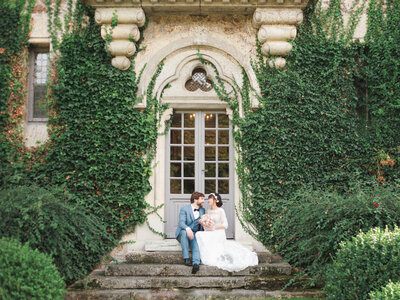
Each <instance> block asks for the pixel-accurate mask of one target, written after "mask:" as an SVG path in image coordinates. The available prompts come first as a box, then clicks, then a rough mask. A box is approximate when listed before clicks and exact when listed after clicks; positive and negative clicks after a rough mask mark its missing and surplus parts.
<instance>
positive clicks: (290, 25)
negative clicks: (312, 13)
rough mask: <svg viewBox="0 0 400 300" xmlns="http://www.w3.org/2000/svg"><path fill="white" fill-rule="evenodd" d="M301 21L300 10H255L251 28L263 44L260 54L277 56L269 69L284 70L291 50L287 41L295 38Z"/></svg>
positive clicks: (271, 61) (301, 12)
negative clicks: (256, 30)
mask: <svg viewBox="0 0 400 300" xmlns="http://www.w3.org/2000/svg"><path fill="white" fill-rule="evenodd" d="M302 21H303V11H302V10H301V9H275V8H257V9H256V11H255V12H254V15H253V26H254V27H255V28H256V29H258V40H259V41H260V42H261V43H262V44H263V45H262V47H261V52H262V53H263V54H264V55H265V56H267V57H270V56H278V57H277V58H275V59H271V60H270V61H269V66H270V67H271V68H277V69H280V68H284V67H285V65H286V60H285V59H284V58H283V57H282V56H286V55H288V54H289V52H290V51H291V50H292V44H291V43H289V42H288V41H289V40H292V39H294V38H295V37H296V34H297V29H296V26H298V25H299V24H300V23H301V22H302Z"/></svg>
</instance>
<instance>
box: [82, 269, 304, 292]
mask: <svg viewBox="0 0 400 300" xmlns="http://www.w3.org/2000/svg"><path fill="white" fill-rule="evenodd" d="M292 278H293V277H292V276H288V275H275V276H227V277H210V276H208V277H201V276H198V277H186V276H185V277H184V276H171V277H149V276H104V272H103V274H102V273H101V272H93V273H92V274H91V275H90V276H89V278H88V280H87V282H86V285H87V286H88V287H90V288H95V289H103V290H107V289H162V288H167V289H198V288H208V289H210V288H215V289H221V290H231V289H249V290H251V289H257V290H258V289H263V290H279V289H282V288H283V287H284V286H285V285H286V284H287V283H289V281H290V279H292ZM299 284H301V282H300V283H299Z"/></svg>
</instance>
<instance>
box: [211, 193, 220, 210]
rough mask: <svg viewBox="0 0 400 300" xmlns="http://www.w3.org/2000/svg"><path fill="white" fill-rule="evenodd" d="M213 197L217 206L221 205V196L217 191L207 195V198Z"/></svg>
mask: <svg viewBox="0 0 400 300" xmlns="http://www.w3.org/2000/svg"><path fill="white" fill-rule="evenodd" d="M210 198H213V199H214V200H217V203H216V204H217V207H221V206H222V198H221V196H220V194H218V193H211V194H210V196H208V199H210Z"/></svg>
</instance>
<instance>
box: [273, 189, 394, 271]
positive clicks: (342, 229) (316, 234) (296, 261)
mask: <svg viewBox="0 0 400 300" xmlns="http://www.w3.org/2000/svg"><path fill="white" fill-rule="evenodd" d="M374 203H375V204H374ZM377 206H378V207H377ZM280 216H281V218H279V217H276V218H275V221H274V222H273V223H272V224H271V230H272V233H273V234H275V235H277V236H279V237H280V239H281V242H280V243H279V244H278V245H277V246H276V250H277V251H278V252H279V253H280V254H281V255H282V256H283V257H285V259H287V260H288V261H289V262H290V263H291V264H292V265H293V266H296V267H302V268H308V271H312V273H313V274H315V275H321V276H323V274H324V270H325V269H324V268H325V266H326V265H327V264H328V263H330V262H332V257H334V255H335V252H336V250H337V249H338V248H339V245H340V242H341V241H343V240H347V239H350V238H352V237H353V236H355V235H357V234H358V233H359V232H360V230H362V231H364V232H365V231H368V230H369V229H371V228H374V227H382V228H384V227H385V226H390V227H393V226H394V225H395V224H397V225H400V217H399V216H400V192H399V190H398V189H397V190H396V187H394V186H393V187H391V186H386V187H379V186H375V187H374V186H372V187H366V186H364V187H361V186H357V187H354V188H352V189H350V190H349V191H348V192H347V193H346V194H343V195H342V194H339V193H336V192H324V191H318V190H308V189H304V190H302V191H301V192H298V193H297V194H295V196H294V197H292V199H290V200H289V201H287V202H286V204H285V206H284V207H283V208H282V211H281V214H280Z"/></svg>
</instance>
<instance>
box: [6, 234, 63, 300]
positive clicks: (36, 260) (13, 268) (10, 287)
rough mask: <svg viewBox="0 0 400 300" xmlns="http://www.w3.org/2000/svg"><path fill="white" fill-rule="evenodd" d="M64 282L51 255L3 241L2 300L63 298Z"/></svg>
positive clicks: (26, 246) (16, 242)
mask: <svg viewBox="0 0 400 300" xmlns="http://www.w3.org/2000/svg"><path fill="white" fill-rule="evenodd" d="M64 293H65V283H64V281H63V280H62V279H61V277H60V273H59V272H58V270H57V268H56V267H55V266H54V265H53V261H52V259H51V257H50V256H48V255H46V254H44V253H40V252H39V251H38V250H37V249H36V250H33V249H31V248H30V247H29V245H28V244H25V245H22V244H21V243H20V242H18V241H16V240H13V239H8V238H2V239H0V299H3V300H8V299H49V300H53V299H54V300H57V299H63V295H64Z"/></svg>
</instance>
